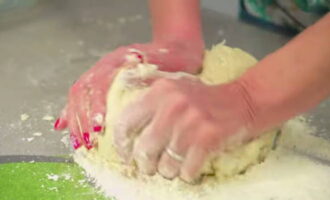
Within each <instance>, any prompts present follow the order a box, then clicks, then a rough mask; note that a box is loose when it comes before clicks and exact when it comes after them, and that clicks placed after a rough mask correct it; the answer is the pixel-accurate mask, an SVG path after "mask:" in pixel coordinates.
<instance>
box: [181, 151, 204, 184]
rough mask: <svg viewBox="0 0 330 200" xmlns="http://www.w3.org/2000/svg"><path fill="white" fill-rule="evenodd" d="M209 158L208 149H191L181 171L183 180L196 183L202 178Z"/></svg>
mask: <svg viewBox="0 0 330 200" xmlns="http://www.w3.org/2000/svg"><path fill="white" fill-rule="evenodd" d="M207 156H208V151H207V150H206V149H203V148H199V147H196V146H193V147H191V148H190V149H189V151H188V154H187V157H186V160H185V161H184V163H183V164H182V168H181V170H180V177H181V179H182V180H184V181H186V182H188V183H195V182H196V181H197V180H198V178H199V177H200V174H201V170H202V168H203V166H204V164H205V161H206V160H207Z"/></svg>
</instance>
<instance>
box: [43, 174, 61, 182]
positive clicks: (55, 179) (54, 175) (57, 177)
mask: <svg viewBox="0 0 330 200" xmlns="http://www.w3.org/2000/svg"><path fill="white" fill-rule="evenodd" d="M46 175H47V178H48V179H49V180H52V181H58V179H59V178H60V177H59V175H56V174H46Z"/></svg>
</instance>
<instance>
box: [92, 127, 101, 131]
mask: <svg viewBox="0 0 330 200" xmlns="http://www.w3.org/2000/svg"><path fill="white" fill-rule="evenodd" d="M102 130H103V127H102V126H94V127H93V131H94V132H101V131H102Z"/></svg>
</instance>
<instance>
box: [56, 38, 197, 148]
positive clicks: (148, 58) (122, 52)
mask: <svg viewBox="0 0 330 200" xmlns="http://www.w3.org/2000/svg"><path fill="white" fill-rule="evenodd" d="M128 58H130V59H128ZM202 58H203V48H202V47H199V46H196V45H194V44H193V43H186V42H183V41H178V42H167V43H147V44H132V45H129V46H124V47H120V48H118V49H116V50H115V51H113V52H111V53H110V54H108V55H106V56H105V57H103V58H102V59H101V60H100V61H98V62H97V63H96V64H95V66H93V67H92V68H90V69H89V70H88V71H87V72H85V73H84V74H83V75H82V76H81V77H80V78H79V79H78V80H77V81H76V82H75V84H74V85H73V86H72V87H71V89H70V91H69V95H68V103H67V105H66V107H65V108H64V109H63V111H62V114H61V116H60V118H59V119H58V120H56V122H55V124H54V128H55V130H62V129H64V128H69V129H70V137H71V142H72V145H73V147H74V149H78V148H79V147H81V146H82V145H84V146H85V147H86V148H87V149H90V148H92V147H93V146H94V145H96V144H97V141H96V138H97V137H96V135H97V133H98V132H101V131H102V130H103V128H104V125H105V112H106V95H107V91H108V89H109V87H110V86H111V82H112V80H113V77H114V76H115V75H116V71H117V70H118V69H119V68H120V67H121V66H123V65H125V66H132V67H134V66H136V64H137V63H139V62H148V63H152V64H156V65H158V66H159V69H160V70H164V71H185V72H189V73H196V72H197V71H198V70H199V69H200V66H201V63H202Z"/></svg>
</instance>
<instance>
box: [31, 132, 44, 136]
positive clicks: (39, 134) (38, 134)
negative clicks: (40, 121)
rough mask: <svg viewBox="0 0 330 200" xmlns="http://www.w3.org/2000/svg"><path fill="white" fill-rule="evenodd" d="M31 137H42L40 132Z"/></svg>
mask: <svg viewBox="0 0 330 200" xmlns="http://www.w3.org/2000/svg"><path fill="white" fill-rule="evenodd" d="M32 135H33V136H36V137H40V136H42V133H41V132H35V133H33V134H32Z"/></svg>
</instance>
